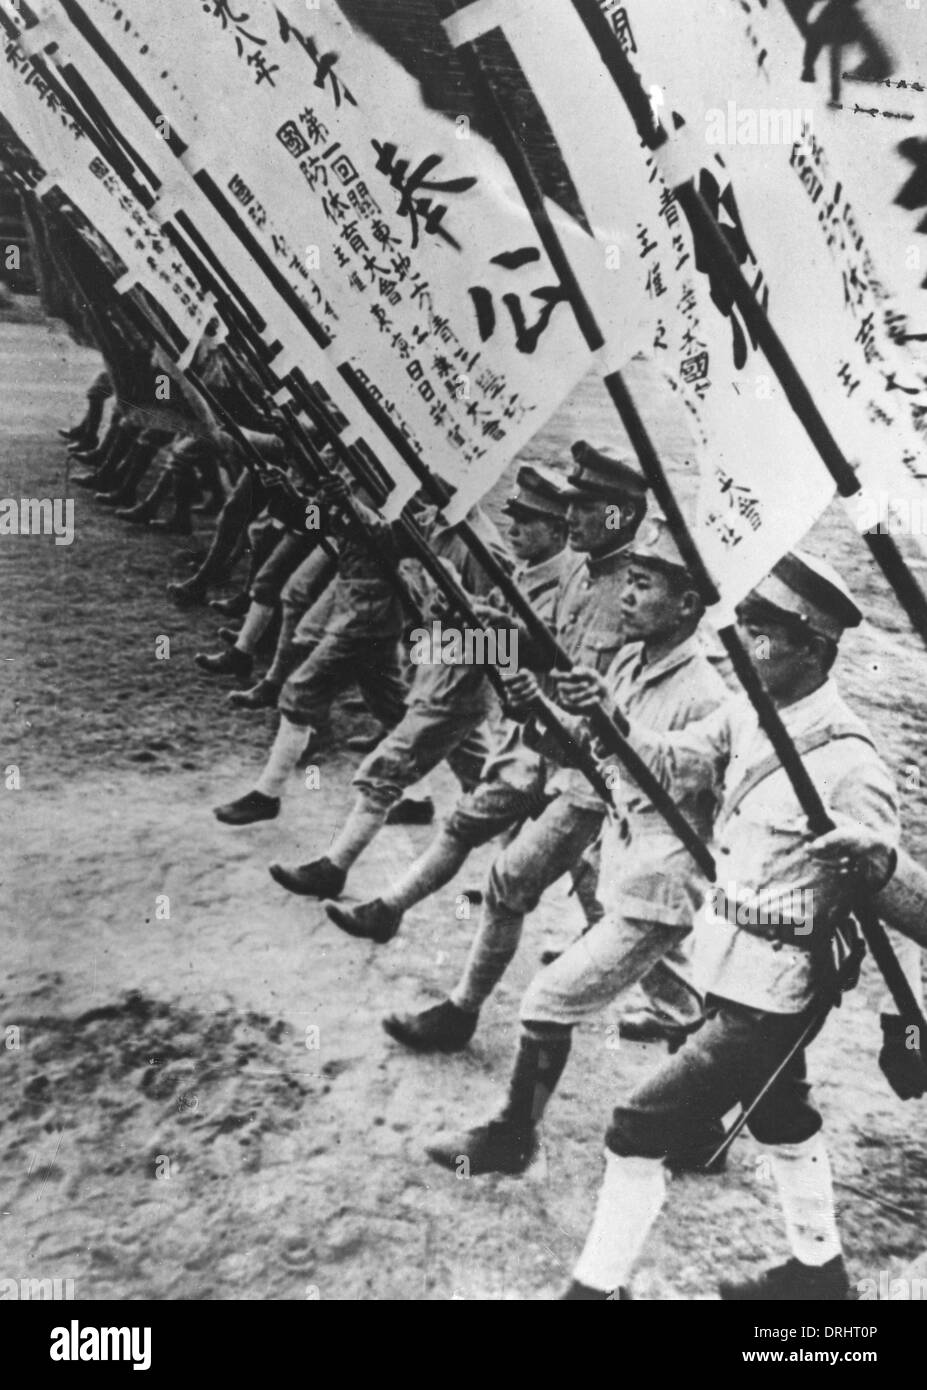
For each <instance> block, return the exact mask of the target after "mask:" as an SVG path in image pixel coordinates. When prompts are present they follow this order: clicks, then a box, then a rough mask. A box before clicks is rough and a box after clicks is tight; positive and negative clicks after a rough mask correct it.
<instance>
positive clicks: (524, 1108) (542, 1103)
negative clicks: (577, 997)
mask: <svg viewBox="0 0 927 1390" xmlns="http://www.w3.org/2000/svg"><path fill="white" fill-rule="evenodd" d="M538 1030H543V1032H539V1031H538ZM571 1041H572V1029H571V1028H569V1027H566V1026H564V1027H555V1026H553V1025H550V1024H540V1023H527V1024H526V1025H525V1026H524V1027H523V1029H522V1032H521V1036H520V1037H519V1040H518V1051H517V1052H516V1054H515V1064H514V1066H513V1067H512V1075H511V1077H510V1078H509V1089H508V1095H507V1096H506V1099H505V1104H504V1106H503V1107H502V1109H501V1110H500V1111H499V1113H498V1115H495V1116H494V1117H493V1118H492V1119H491V1120H489V1121H488V1122H487V1123H486V1124H482V1125H477V1126H476V1127H475V1128H474V1129H469V1130H463V1131H461V1132H458V1133H452V1134H448V1135H439V1136H438V1137H437V1138H436V1139H435V1140H433V1141H432V1143H431V1144H429V1145H428V1146H427V1147H426V1149H425V1152H426V1153H427V1154H428V1156H429V1158H432V1159H434V1161H435V1163H440V1164H441V1165H442V1166H443V1167H445V1168H456V1166H457V1164H458V1161H459V1160H460V1158H461V1157H464V1156H465V1157H466V1158H467V1160H468V1163H469V1165H470V1166H469V1172H470V1174H471V1175H474V1176H475V1175H477V1174H480V1173H509V1174H514V1173H523V1172H524V1171H525V1169H526V1168H528V1167H529V1166H530V1164H531V1162H532V1160H533V1158H534V1156H535V1154H536V1152H537V1129H538V1125H539V1124H540V1122H541V1119H542V1117H543V1114H544V1110H545V1108H546V1106H547V1102H548V1100H549V1099H550V1097H551V1095H552V1094H553V1092H554V1090H555V1088H556V1085H557V1082H558V1081H559V1080H560V1077H561V1075H562V1073H563V1068H564V1067H565V1066H566V1062H567V1058H568V1057H569V1055H570V1045H571Z"/></svg>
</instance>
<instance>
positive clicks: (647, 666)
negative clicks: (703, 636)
mask: <svg viewBox="0 0 927 1390" xmlns="http://www.w3.org/2000/svg"><path fill="white" fill-rule="evenodd" d="M627 650H628V656H629V657H631V656H634V657H635V658H636V661H635V670H636V678H637V679H638V680H640V681H644V682H646V683H647V684H648V685H649V684H651V683H652V682H653V681H658V680H662V679H663V677H664V676H668V675H670V674H671V673H672V672H673V671H677V670H678V669H679V667H680V666H685V665H686V664H687V663H688V662H690V661H694V660H695V658H696V657H699V656H701V655H702V645H701V641H700V640H699V634H698V629H696V631H695V632H691V633H690V634H689V636H688V637H686V638H685V639H684V640H683V641H682V642H679V643H678V644H677V645H676V646H675V647H673V648H672V649H671V650H670V651H668V652H665V653H664V655H663V656H661V657H660V658H659V660H657V661H645V660H644V643H643V642H630V643H629V644H628V649H627Z"/></svg>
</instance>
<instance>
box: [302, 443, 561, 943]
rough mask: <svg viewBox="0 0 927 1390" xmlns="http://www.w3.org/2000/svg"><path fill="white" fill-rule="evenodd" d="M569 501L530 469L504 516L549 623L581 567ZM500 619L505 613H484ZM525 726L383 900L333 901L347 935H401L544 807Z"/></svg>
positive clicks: (511, 731) (512, 732)
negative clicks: (474, 855)
mask: <svg viewBox="0 0 927 1390" xmlns="http://www.w3.org/2000/svg"><path fill="white" fill-rule="evenodd" d="M567 504H568V499H567V495H566V488H565V484H564V478H563V475H562V474H561V473H559V472H555V471H554V470H552V469H548V468H542V467H537V466H535V465H533V464H525V465H524V466H523V467H521V468H520V469H519V470H518V474H517V477H516V486H515V492H514V494H513V496H512V497H510V498H509V500H508V501H507V502H506V504H505V506H504V507H503V511H504V512H505V514H506V515H507V516H508V517H509V519H510V525H509V534H508V540H509V544H510V546H511V548H512V551H513V553H514V554H515V557H516V559H517V560H518V561H519V565H518V567H517V569H516V570H515V573H514V576H513V578H514V579H515V581H516V582H517V584H518V585H519V587H520V588H521V590H522V591H523V593H524V594H525V596H526V597H527V599H528V600H529V602H530V603H531V604H532V606H533V607H534V609H535V612H536V613H537V614H538V616H539V617H540V618H541V619H542V620H543V621H545V622H549V620H550V618H551V615H552V613H553V608H554V603H555V600H556V595H557V591H558V589H559V587H560V585H561V583H562V582H563V580H564V578H565V577H566V574H567V573H568V571H569V570H570V569H572V568H573V564H572V561H573V557H572V556H571V555H569V553H568V552H567V550H566V548H565V547H566V533H567V522H566V513H567ZM481 614H486V615H489V614H492V615H493V616H494V617H495V618H496V620H497V621H508V619H507V615H505V614H504V613H501V612H498V611H497V610H493V609H489V608H485V609H481ZM521 733H522V725H521V724H520V723H517V722H516V721H514V720H512V721H510V722H509V724H508V727H507V729H506V731H505V735H504V737H503V739H502V741H501V746H500V747H499V748H498V749H497V751H496V752H495V753H494V754H493V755H492V756H491V757H490V759H489V761H488V762H487V763H486V765H485V767H484V769H483V775H482V777H481V778H480V781H479V784H478V785H477V786H476V787H474V788H473V790H472V791H469V792H465V793H464V795H463V796H461V797H460V798H459V800H458V802H457V804H456V806H455V807H454V810H453V811H452V813H451V815H450V817H449V819H448V822H447V824H446V825H445V826H443V827H442V829H441V830H440V831H439V833H438V835H437V836H436V837H435V839H434V840H433V841H432V842H431V844H430V845H429V846H428V848H427V849H426V850H425V853H424V854H422V855H421V856H420V857H419V858H418V859H416V860H415V862H414V863H413V864H412V865H411V866H410V868H409V869H408V870H407V872H406V873H405V874H403V875H402V877H401V878H400V879H398V880H397V881H396V882H395V883H393V884H392V885H391V886H390V887H389V888H388V889H387V890H386V892H384V893H383V894H382V895H381V896H380V897H378V898H374V899H372V901H370V902H364V903H360V904H358V906H357V907H354V908H349V907H342V906H341V905H339V904H336V903H327V904H326V907H325V910H326V912H327V913H328V916H329V917H330V918H331V920H332V921H333V922H334V923H335V924H336V925H337V926H339V927H341V929H342V931H346V932H348V933H349V934H350V935H351V936H360V937H367V938H369V939H370V940H373V941H377V942H380V943H383V942H386V941H389V940H390V939H391V938H392V937H393V936H395V934H396V932H397V931H398V930H399V925H400V923H401V921H402V917H403V914H404V913H405V912H406V911H408V909H409V908H410V907H412V906H413V904H415V903H418V902H421V901H422V900H423V899H424V898H427V897H429V896H430V895H431V894H432V893H435V892H437V890H438V889H439V888H442V887H443V886H444V885H445V884H446V883H449V882H450V881H451V879H452V878H453V877H454V875H455V874H456V873H457V872H458V870H459V869H460V868H461V867H462V866H463V864H464V862H465V861H466V859H467V856H468V855H469V854H470V852H471V851H472V850H473V849H475V848H476V846H477V845H482V844H487V843H488V842H489V841H490V840H492V839H495V837H496V836H497V835H500V834H503V833H505V832H506V831H511V830H513V829H514V828H515V827H517V826H518V825H519V824H520V822H521V821H523V820H525V819H526V817H528V816H530V815H533V814H537V813H538V812H539V811H540V810H542V809H543V806H544V781H545V772H544V763H543V759H542V758H541V756H540V754H538V753H536V752H534V751H533V750H531V749H529V748H527V747H526V746H525V744H524V741H523V739H522V737H521Z"/></svg>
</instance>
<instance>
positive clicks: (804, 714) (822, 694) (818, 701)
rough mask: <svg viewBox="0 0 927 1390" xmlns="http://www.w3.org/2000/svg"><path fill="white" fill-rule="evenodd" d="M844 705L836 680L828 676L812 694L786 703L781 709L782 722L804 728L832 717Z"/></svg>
mask: <svg viewBox="0 0 927 1390" xmlns="http://www.w3.org/2000/svg"><path fill="white" fill-rule="evenodd" d="M842 707H843V701H842V700H841V698H840V692H839V690H838V689H837V684H836V681H834V680H833V679H831V677H828V678H827V680H826V681H825V682H824V684H823V685H819V686H818V688H817V690H813V691H812V692H811V694H810V695H804V696H803V697H802V698H801V699H800V700H796V701H795V703H794V704H793V705H786V706H785V708H784V709H780V711H779V713H780V715H781V716H782V722H783V723H784V724H785V725H786V726H787V727H788V728H789V729H796V728H800V729H804V728H810V727H811V726H812V725H814V724H817V723H824V722H826V721H827V720H828V719H832V718H833V717H834V715H835V713H838V712H841V711H842Z"/></svg>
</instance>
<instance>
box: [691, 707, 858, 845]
mask: <svg viewBox="0 0 927 1390" xmlns="http://www.w3.org/2000/svg"><path fill="white" fill-rule="evenodd" d="M838 738H858V739H859V741H860V743H868V745H869V747H870V748H874V747H875V744H874V743H873V741H872V739H871V738H870V737H869V735H868V734H867V733H866V731H865V730H864V729H861V728H858V727H857V726H856V725H853V724H827V725H825V727H824V728H823V729H809V731H808V732H807V733H806V734H799V735H798V737H797V738H796V739H794V740H793V742H794V744H795V751H796V752H797V753H798V755H799V756H800V757H806V756H807V755H808V754H809V753H813V752H814V751H815V749H816V748H823V747H825V745H826V744H828V743H832V742H833V741H834V740H835V739H838ZM781 766H782V764H781V762H780V761H779V757H778V755H777V754H776V753H770V755H769V757H767V758H764V759H763V761H762V762H761V763H757V765H756V767H755V768H754V769H753V771H752V772H750V773H748V774H747V776H746V777H745V778H744V779H743V781H742V782H738V784H737V786H736V787H735V788H734V791H733V792H732V793H731V795H730V796H728V797H725V800H724V808H723V811H722V813H721V815H720V816H719V817H718V820H717V822H716V824H715V833H716V834H717V833H718V831H719V830H720V829H722V827H723V826H725V825H726V824H727V822H728V821H729V820H730V818H731V816H732V815H733V814H734V812H735V811H736V810H737V808H738V807H739V806H740V804H741V802H742V801H743V800H744V798H745V797H747V796H749V795H750V793H751V792H752V791H753V790H754V788H755V787H757V786H759V784H760V782H765V780H766V778H767V777H771V776H772V774H773V773H774V772H778V771H779V769H780V768H781Z"/></svg>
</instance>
